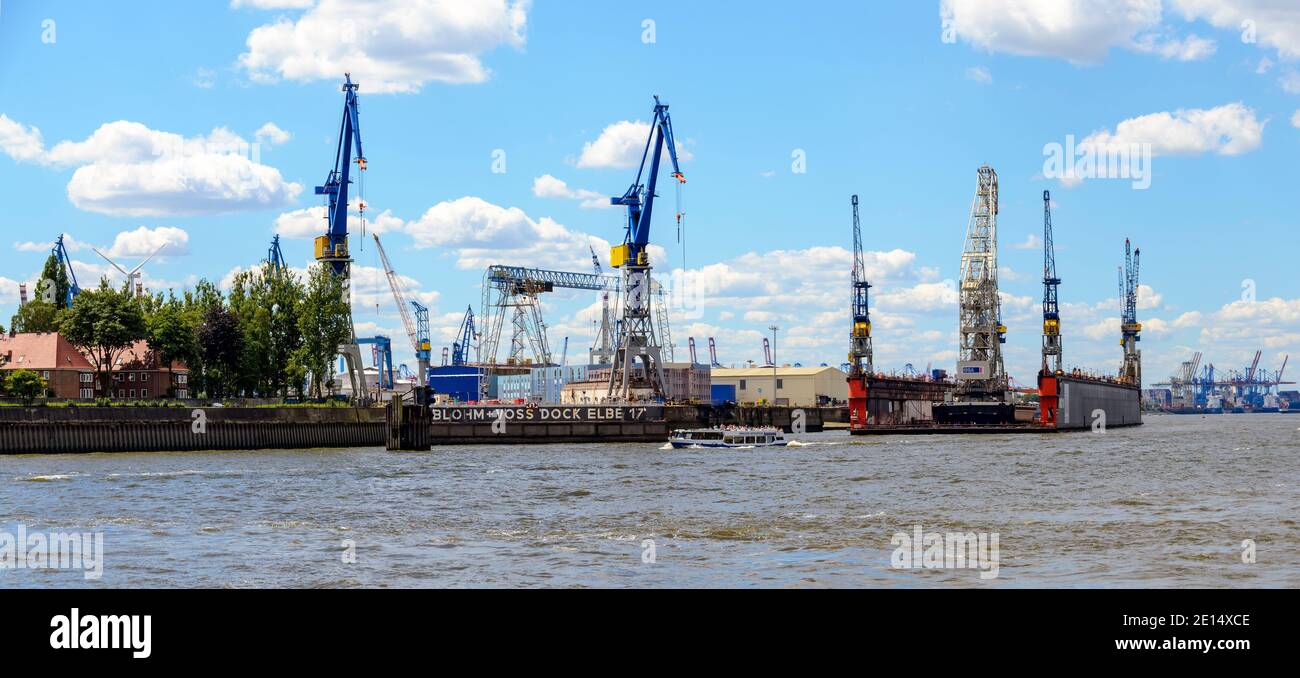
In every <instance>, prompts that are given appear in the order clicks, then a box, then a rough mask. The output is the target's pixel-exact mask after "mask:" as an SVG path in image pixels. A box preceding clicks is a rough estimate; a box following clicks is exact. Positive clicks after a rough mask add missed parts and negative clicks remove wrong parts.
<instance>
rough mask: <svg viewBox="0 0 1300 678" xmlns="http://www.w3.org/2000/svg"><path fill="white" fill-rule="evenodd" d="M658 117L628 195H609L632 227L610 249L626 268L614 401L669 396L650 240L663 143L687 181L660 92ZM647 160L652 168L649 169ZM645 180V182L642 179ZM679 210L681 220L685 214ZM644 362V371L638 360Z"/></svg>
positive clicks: (613, 259) (609, 395)
mask: <svg viewBox="0 0 1300 678" xmlns="http://www.w3.org/2000/svg"><path fill="white" fill-rule="evenodd" d="M652 117H653V120H652V122H651V123H650V135H649V137H648V138H647V139H646V144H645V149H644V150H643V151H642V153H641V165H640V167H639V168H638V169H637V174H636V179H635V180H633V182H632V185H631V186H629V187H628V189H627V191H626V192H624V193H623V195H621V196H619V197H615V198H610V204H611V205H621V206H624V207H626V208H627V226H626V232H625V234H624V236H623V244H622V245H618V246H615V247H613V248H612V249H611V250H610V264H611V265H613V266H614V268H621V269H623V288H622V289H623V315H622V320H621V322H620V323H619V326H618V343H617V348H616V349H615V357H614V365H613V369H611V370H610V374H609V390H608V393H607V398H608V399H609V400H618V401H628V400H631V399H633V398H634V397H636V398H642V397H644V398H646V399H651V400H657V399H661V398H663V396H664V375H663V362H662V355H661V350H660V346H659V341H658V340H657V339H656V337H655V324H654V321H653V319H652V318H651V315H653V314H652V312H651V307H652V304H653V300H652V299H651V294H652V290H651V284H650V271H651V265H650V257H649V254H648V252H647V251H646V248H647V247H648V246H649V244H650V224H651V216H652V214H653V212H654V200H655V197H656V195H655V188H656V186H657V185H658V182H659V162H660V160H661V159H662V158H663V153H664V148H665V147H667V149H668V156H669V159H670V160H671V161H672V164H673V172H672V176H673V178H675V179H677V181H678V182H679V183H686V177H685V175H683V174H682V170H681V167H680V165H679V164H678V162H677V143H676V141H675V140H674V137H673V124H672V119H671V118H670V117H669V115H668V105H667V104H664V103H661V102H660V101H659V97H658V96H656V97H655V107H654V113H653V116H652ZM647 162H648V163H649V169H648V170H647V167H646V165H647ZM643 177H644V179H645V182H646V183H644V184H642V179H643ZM680 218H681V216H680V214H679V215H678V219H680ZM638 362H639V363H640V372H639V373H638V371H637V363H638Z"/></svg>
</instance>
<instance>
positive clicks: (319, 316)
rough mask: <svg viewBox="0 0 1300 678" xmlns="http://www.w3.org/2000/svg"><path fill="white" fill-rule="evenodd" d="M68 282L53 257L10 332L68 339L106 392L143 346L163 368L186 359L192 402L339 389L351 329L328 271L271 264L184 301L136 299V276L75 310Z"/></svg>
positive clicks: (200, 287) (338, 285) (81, 301)
mask: <svg viewBox="0 0 1300 678" xmlns="http://www.w3.org/2000/svg"><path fill="white" fill-rule="evenodd" d="M69 286H70V282H69V280H68V278H67V274H66V273H65V271H64V270H63V266H62V265H61V264H60V263H59V261H58V259H57V258H56V257H54V256H53V255H51V256H50V258H49V259H47V260H46V262H45V268H44V270H43V271H42V277H41V280H40V282H39V283H38V284H37V289H36V294H35V298H34V299H32V300H31V301H29V302H27V303H26V304H24V305H23V306H22V307H21V308H20V309H19V310H18V313H17V314H15V315H14V316H13V319H12V322H11V326H12V329H13V331H14V332H59V333H61V334H62V335H63V337H64V338H66V339H67V340H68V341H69V342H71V343H72V344H73V345H74V346H76V347H77V348H78V349H80V350H81V351H82V353H84V354H85V355H86V357H87V359H88V360H89V361H90V363H91V364H92V365H93V366H94V367H95V371H96V374H97V376H98V379H99V383H100V385H101V387H102V388H103V389H105V390H107V389H111V387H112V384H113V381H112V366H113V364H114V362H115V361H116V360H117V359H118V358H119V357H121V356H122V354H123V353H124V352H125V351H126V350H127V349H129V348H130V347H131V346H133V345H134V344H135V343H136V342H137V341H141V340H143V341H145V342H146V343H147V344H148V346H149V349H150V350H151V351H153V352H154V353H155V354H156V356H157V357H158V359H159V363H160V365H162V366H170V365H171V363H173V362H183V363H185V365H186V367H187V368H188V369H189V384H188V387H189V390H190V393H191V396H192V397H198V398H214V399H218V398H226V397H263V398H265V397H323V396H324V395H326V394H327V393H328V392H329V391H330V390H331V389H332V388H333V382H334V376H335V374H334V372H335V370H334V367H335V360H334V358H335V356H337V355H338V347H339V346H340V345H342V344H344V343H345V342H347V340H348V338H349V335H350V333H351V328H350V325H349V305H348V302H347V298H346V296H345V293H346V290H345V289H344V287H343V281H342V278H341V277H339V276H337V275H335V274H334V272H333V270H332V269H331V268H330V267H328V266H321V265H313V266H312V267H311V268H309V269H308V271H307V274H306V275H305V276H299V275H297V274H295V273H294V272H292V271H290V270H287V269H280V268H276V267H275V266H272V265H271V264H269V263H264V264H263V265H262V266H261V267H260V268H257V269H253V270H249V271H242V272H240V273H239V274H238V275H236V276H235V278H234V281H233V283H232V284H231V286H230V292H229V293H228V294H227V293H223V292H222V291H221V289H220V288H218V286H217V285H215V284H213V283H212V282H210V281H208V280H206V279H203V280H200V281H199V282H198V283H197V284H195V285H194V287H193V288H192V289H186V290H183V291H182V292H181V293H180V294H179V295H177V294H176V293H175V292H174V291H171V290H169V291H168V292H167V293H166V294H165V295H164V294H162V293H157V294H151V295H148V294H147V295H140V296H137V295H135V294H134V293H133V291H132V290H131V289H130V281H129V280H128V281H127V283H126V285H124V286H123V287H122V288H121V289H116V288H113V287H111V286H110V285H109V283H108V280H107V279H106V278H105V279H101V280H100V282H99V286H98V287H97V288H93V289H85V290H82V291H81V292H80V293H79V294H78V295H77V296H76V298H75V300H74V301H73V303H72V304H71V305H69V304H68V303H67V297H68V289H69ZM0 331H3V328H0ZM168 395H169V396H174V393H168Z"/></svg>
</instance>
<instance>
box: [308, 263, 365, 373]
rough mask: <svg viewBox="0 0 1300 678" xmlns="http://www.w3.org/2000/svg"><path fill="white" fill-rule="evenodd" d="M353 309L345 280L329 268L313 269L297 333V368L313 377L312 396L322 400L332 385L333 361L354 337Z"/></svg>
mask: <svg viewBox="0 0 1300 678" xmlns="http://www.w3.org/2000/svg"><path fill="white" fill-rule="evenodd" d="M350 313H351V307H350V306H349V304H348V302H347V299H346V298H345V296H344V289H343V280H342V279H341V278H340V277H339V276H337V275H335V274H334V271H333V269H331V268H330V267H329V266H322V265H316V266H313V267H312V269H311V271H310V272H309V273H308V278H307V289H306V293H305V294H304V295H303V299H302V306H301V315H300V316H299V318H298V329H299V331H301V333H302V347H301V348H300V349H298V351H296V353H295V355H296V356H297V361H296V362H297V365H298V366H300V367H302V368H304V369H306V370H307V371H308V372H309V373H310V374H311V394H312V395H313V396H317V397H319V396H321V395H323V392H324V387H325V384H326V383H328V382H331V381H333V377H334V357H335V356H337V355H338V352H339V346H341V345H343V343H344V342H346V341H348V340H349V339H350V338H351V335H352V324H351V315H350Z"/></svg>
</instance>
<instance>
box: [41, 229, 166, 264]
mask: <svg viewBox="0 0 1300 678" xmlns="http://www.w3.org/2000/svg"><path fill="white" fill-rule="evenodd" d="M65 243H66V239H65ZM189 243H190V234H189V233H186V232H185V231H184V230H183V229H179V228H175V227H172V226H159V227H157V228H146V227H144V226H141V227H139V228H137V229H135V230H134V231H122V232H121V233H118V234H117V236H116V237H115V238H114V239H113V244H112V245H111V246H110V247H109V248H108V250H107V251H104V250H102V249H101V250H100V251H102V252H104V254H107V255H108V256H110V257H113V258H114V259H117V258H119V257H138V258H144V257H147V256H149V255H150V254H153V253H154V251H155V250H157V249H158V248H159V247H165V249H164V250H163V251H162V252H161V253H160V254H159V256H167V257H176V256H183V255H187V254H189V253H190V246H189ZM118 263H119V264H120V263H122V262H118Z"/></svg>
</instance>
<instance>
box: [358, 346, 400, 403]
mask: <svg viewBox="0 0 1300 678" xmlns="http://www.w3.org/2000/svg"><path fill="white" fill-rule="evenodd" d="M357 343H358V344H370V345H371V346H374V354H373V355H374V362H375V367H376V368H377V369H378V370H379V387H380V388H381V389H385V390H390V391H391V390H392V389H393V342H392V340H391V339H389V338H388V337H385V336H382V335H380V336H374V337H365V338H358V339H357Z"/></svg>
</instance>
